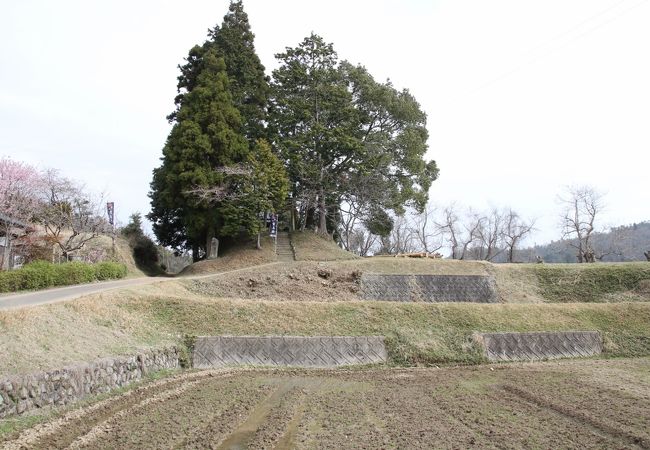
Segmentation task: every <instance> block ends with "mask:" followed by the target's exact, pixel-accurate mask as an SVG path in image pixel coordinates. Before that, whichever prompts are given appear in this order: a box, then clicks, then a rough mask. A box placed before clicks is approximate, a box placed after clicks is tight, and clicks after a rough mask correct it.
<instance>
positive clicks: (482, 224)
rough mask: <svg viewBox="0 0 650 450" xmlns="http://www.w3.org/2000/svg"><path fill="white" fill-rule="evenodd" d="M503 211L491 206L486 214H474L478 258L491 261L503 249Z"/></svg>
mask: <svg viewBox="0 0 650 450" xmlns="http://www.w3.org/2000/svg"><path fill="white" fill-rule="evenodd" d="M503 219H504V217H503V213H502V212H501V211H499V209H498V208H495V207H493V208H492V209H490V212H489V213H488V214H487V215H484V216H481V215H479V214H474V219H473V220H474V222H475V223H476V224H477V225H478V228H476V233H475V234H476V238H477V241H478V244H479V247H478V250H479V252H478V255H476V256H477V258H478V259H484V260H486V261H492V260H493V259H494V258H496V257H497V256H499V255H500V254H501V253H503V251H504V246H503V245H501V244H502V242H501V241H502V238H503Z"/></svg>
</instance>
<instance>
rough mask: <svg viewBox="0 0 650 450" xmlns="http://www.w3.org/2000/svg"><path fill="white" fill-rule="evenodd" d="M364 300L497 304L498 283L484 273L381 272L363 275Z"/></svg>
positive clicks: (362, 289)
mask: <svg viewBox="0 0 650 450" xmlns="http://www.w3.org/2000/svg"><path fill="white" fill-rule="evenodd" d="M361 296H362V298H363V299H364V300H386V301H397V302H477V303H496V302H497V294H496V285H495V283H494V280H493V279H492V278H491V277H487V276H481V275H380V274H364V275H362V277H361Z"/></svg>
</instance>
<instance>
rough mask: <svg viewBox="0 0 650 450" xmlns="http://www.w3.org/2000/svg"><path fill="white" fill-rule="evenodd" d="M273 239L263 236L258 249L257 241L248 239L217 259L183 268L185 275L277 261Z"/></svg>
mask: <svg viewBox="0 0 650 450" xmlns="http://www.w3.org/2000/svg"><path fill="white" fill-rule="evenodd" d="M276 260H277V258H276V256H275V247H274V245H273V240H272V239H271V238H269V237H266V236H265V237H264V238H262V248H261V249H260V250H257V249H256V248H255V243H254V242H252V241H248V242H246V243H244V244H242V245H241V246H239V247H236V248H232V249H230V250H229V251H228V252H224V254H223V255H220V256H219V257H218V258H217V259H211V260H205V261H199V262H197V263H194V264H191V265H189V266H187V267H186V268H185V269H183V270H182V271H181V273H180V275H181V276H184V275H206V274H210V273H219V272H226V271H229V270H235V269H241V268H243V267H250V266H256V265H259V264H265V263H269V262H273V261H276Z"/></svg>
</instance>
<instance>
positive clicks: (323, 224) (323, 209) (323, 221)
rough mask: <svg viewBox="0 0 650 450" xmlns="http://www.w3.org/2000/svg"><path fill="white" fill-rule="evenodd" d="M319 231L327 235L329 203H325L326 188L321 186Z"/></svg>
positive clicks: (319, 195)
mask: <svg viewBox="0 0 650 450" xmlns="http://www.w3.org/2000/svg"><path fill="white" fill-rule="evenodd" d="M318 221H319V224H318V233H319V234H322V235H323V236H327V234H328V233H327V205H326V204H325V189H324V188H323V186H321V187H320V189H319V192H318Z"/></svg>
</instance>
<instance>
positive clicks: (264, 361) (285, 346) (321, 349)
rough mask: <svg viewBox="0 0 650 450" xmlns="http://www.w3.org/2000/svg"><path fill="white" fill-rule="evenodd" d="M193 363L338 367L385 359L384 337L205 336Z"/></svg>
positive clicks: (202, 365) (200, 365)
mask: <svg viewBox="0 0 650 450" xmlns="http://www.w3.org/2000/svg"><path fill="white" fill-rule="evenodd" d="M192 358H193V366H194V367H195V368H200V369H207V368H213V367H225V366H236V365H255V366H294V367H337V366H349V365H358V364H376V363H382V362H386V359H387V358H388V355H387V353H386V347H385V345H384V338H383V337H381V336H315V337H303V336H203V337H199V338H198V339H197V341H196V343H195V346H194V351H193V356H192Z"/></svg>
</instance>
